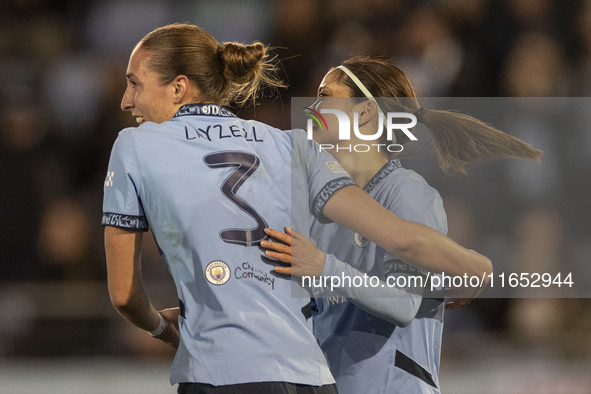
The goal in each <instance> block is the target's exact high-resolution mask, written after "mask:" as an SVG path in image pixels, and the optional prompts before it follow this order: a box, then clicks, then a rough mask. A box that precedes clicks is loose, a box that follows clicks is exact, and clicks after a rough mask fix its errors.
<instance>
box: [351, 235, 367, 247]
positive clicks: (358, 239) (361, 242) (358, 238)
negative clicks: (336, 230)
mask: <svg viewBox="0 0 591 394" xmlns="http://www.w3.org/2000/svg"><path fill="white" fill-rule="evenodd" d="M353 240H354V241H355V245H357V246H359V247H360V248H365V247H366V246H367V245H369V239H367V238H365V237H364V236H363V235H360V234H357V233H355V236H353Z"/></svg>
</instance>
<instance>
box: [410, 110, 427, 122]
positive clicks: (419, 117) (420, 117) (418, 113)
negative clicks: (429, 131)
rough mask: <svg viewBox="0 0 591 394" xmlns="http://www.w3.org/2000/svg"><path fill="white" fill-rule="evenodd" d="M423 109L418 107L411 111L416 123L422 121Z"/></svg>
mask: <svg viewBox="0 0 591 394" xmlns="http://www.w3.org/2000/svg"><path fill="white" fill-rule="evenodd" d="M425 111H426V110H425V108H423V107H419V109H417V110H416V111H415V112H413V113H412V114H413V115H414V116H415V117H416V118H417V122H418V123H423V115H424V114H425Z"/></svg>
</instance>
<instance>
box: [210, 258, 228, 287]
mask: <svg viewBox="0 0 591 394" xmlns="http://www.w3.org/2000/svg"><path fill="white" fill-rule="evenodd" d="M205 278H207V280H208V281H209V283H211V284H214V285H223V284H224V283H226V282H227V281H228V280H230V267H228V264H226V263H224V262H223V261H219V260H216V261H212V262H211V263H209V264H207V267H205Z"/></svg>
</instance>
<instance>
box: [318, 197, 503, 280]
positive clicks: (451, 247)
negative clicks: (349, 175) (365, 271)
mask: <svg viewBox="0 0 591 394" xmlns="http://www.w3.org/2000/svg"><path fill="white" fill-rule="evenodd" d="M322 213H323V214H324V216H326V217H328V218H329V219H331V220H333V221H335V222H338V223H340V224H342V225H344V226H346V227H348V228H350V229H352V230H354V231H356V232H358V233H360V234H362V235H363V236H365V237H367V238H369V239H370V240H371V241H373V242H375V243H377V244H378V245H380V246H382V247H383V248H384V249H386V250H388V251H389V252H390V253H392V254H393V255H394V256H397V257H398V258H400V259H401V260H402V261H404V262H405V263H407V264H410V265H414V266H416V267H419V268H422V269H425V270H429V271H433V272H445V273H446V274H448V275H464V274H467V275H475V276H478V277H483V276H484V277H485V283H488V281H487V280H486V279H487V276H488V274H490V273H491V272H492V263H491V261H490V260H489V259H488V258H487V257H485V256H483V255H481V254H479V253H477V252H475V251H473V250H469V249H466V248H464V247H462V246H460V245H458V244H457V243H455V242H454V241H452V240H451V239H450V238H449V237H447V236H445V235H443V234H441V233H439V232H438V231H436V230H433V229H432V228H430V227H428V226H425V225H423V224H419V223H415V222H409V221H406V220H403V219H401V218H399V217H397V216H396V215H394V214H393V213H392V212H390V211H389V210H387V209H386V208H384V207H382V206H381V205H380V204H379V203H377V202H376V201H375V200H374V199H372V198H371V197H370V196H369V195H368V194H367V193H365V192H363V191H362V190H361V189H359V188H358V187H355V186H348V187H344V188H342V189H340V190H338V191H337V192H336V193H335V194H334V195H333V196H332V197H331V198H330V199H329V200H328V201H327V202H326V205H325V206H324V210H323V212H322Z"/></svg>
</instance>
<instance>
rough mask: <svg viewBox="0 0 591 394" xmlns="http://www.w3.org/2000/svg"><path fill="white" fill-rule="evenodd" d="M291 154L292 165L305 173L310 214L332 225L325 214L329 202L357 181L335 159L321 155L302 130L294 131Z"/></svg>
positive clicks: (323, 153) (327, 155) (324, 153)
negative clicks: (324, 210) (335, 194)
mask: <svg viewBox="0 0 591 394" xmlns="http://www.w3.org/2000/svg"><path fill="white" fill-rule="evenodd" d="M292 152H293V160H294V161H293V162H295V163H296V165H299V166H301V167H302V168H303V171H304V173H305V174H306V181H307V186H308V192H309V196H310V200H309V206H310V211H311V213H312V214H313V215H314V216H315V217H316V218H318V220H319V221H320V222H322V223H328V222H330V220H329V219H328V218H326V217H325V216H324V215H323V214H322V210H323V209H324V206H325V205H326V203H327V201H328V200H329V199H330V198H331V197H332V196H333V194H334V193H335V192H337V191H338V190H340V189H342V188H343V187H346V186H351V185H355V181H353V179H351V177H350V176H349V174H348V173H347V171H345V169H344V168H343V167H341V165H340V164H339V162H338V161H337V160H336V159H335V158H334V157H332V156H331V155H330V154H328V153H326V152H321V151H320V150H319V148H318V145H317V144H316V143H315V142H314V141H312V140H308V139H306V134H305V133H304V132H303V131H302V130H293V132H292Z"/></svg>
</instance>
